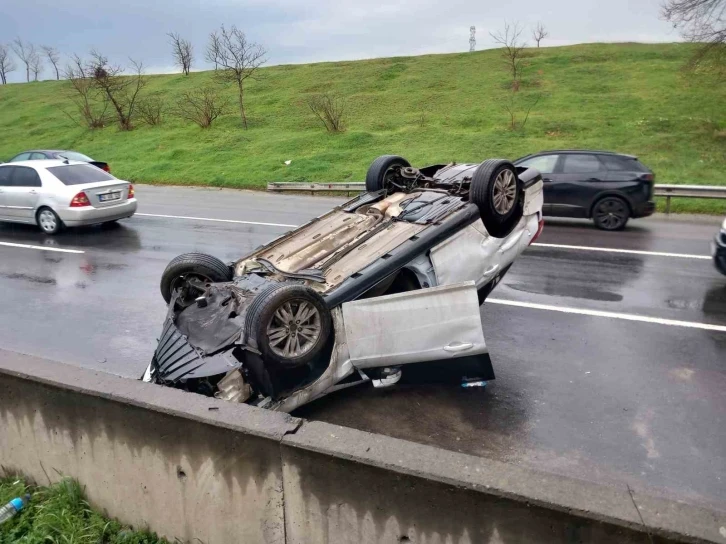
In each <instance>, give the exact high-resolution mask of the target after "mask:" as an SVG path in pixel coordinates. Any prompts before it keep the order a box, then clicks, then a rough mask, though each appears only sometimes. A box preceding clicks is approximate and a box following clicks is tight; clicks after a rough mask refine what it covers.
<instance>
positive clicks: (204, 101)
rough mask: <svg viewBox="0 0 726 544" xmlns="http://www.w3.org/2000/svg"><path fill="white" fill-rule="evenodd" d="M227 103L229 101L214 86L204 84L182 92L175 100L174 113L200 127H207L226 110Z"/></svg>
mask: <svg viewBox="0 0 726 544" xmlns="http://www.w3.org/2000/svg"><path fill="white" fill-rule="evenodd" d="M228 104H229V101H228V100H227V99H226V98H223V97H221V96H220V95H219V93H218V90H217V89H216V88H214V87H212V86H206V87H201V88H199V89H194V90H191V91H185V92H184V93H182V95H181V97H180V98H179V100H178V101H177V107H176V114H177V115H178V116H179V117H181V118H182V119H186V120H187V121H192V122H194V123H196V124H197V125H199V126H200V127H201V128H209V127H210V126H212V122H213V121H214V120H215V119H216V118H217V117H219V116H220V115H222V114H223V113H224V112H225V111H226V109H227V106H228Z"/></svg>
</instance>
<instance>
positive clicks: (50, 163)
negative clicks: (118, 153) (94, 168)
mask: <svg viewBox="0 0 726 544" xmlns="http://www.w3.org/2000/svg"><path fill="white" fill-rule="evenodd" d="M72 164H86V165H87V164H88V163H87V162H83V161H68V162H66V161H62V160H60V159H49V160H47V161H16V162H6V163H4V164H0V166H30V167H31V168H35V169H36V170H38V169H42V168H52V167H54V166H69V165H72Z"/></svg>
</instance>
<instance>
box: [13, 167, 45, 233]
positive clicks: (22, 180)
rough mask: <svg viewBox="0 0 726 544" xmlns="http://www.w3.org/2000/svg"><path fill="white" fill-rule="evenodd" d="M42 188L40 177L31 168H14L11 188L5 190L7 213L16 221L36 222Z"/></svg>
mask: <svg viewBox="0 0 726 544" xmlns="http://www.w3.org/2000/svg"><path fill="white" fill-rule="evenodd" d="M41 187H42V184H41V181H40V176H38V172H36V171H35V169H34V168H30V167H29V166H14V167H13V171H12V173H11V175H10V186H9V187H6V188H4V195H5V205H6V212H7V215H8V216H9V217H11V218H12V219H14V220H15V221H23V222H32V221H34V214H35V208H36V206H37V205H38V199H39V198H40V188H41Z"/></svg>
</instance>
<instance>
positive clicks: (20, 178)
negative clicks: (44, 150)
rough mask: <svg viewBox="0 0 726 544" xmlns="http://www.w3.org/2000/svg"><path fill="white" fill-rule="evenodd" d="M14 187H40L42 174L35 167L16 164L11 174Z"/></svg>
mask: <svg viewBox="0 0 726 544" xmlns="http://www.w3.org/2000/svg"><path fill="white" fill-rule="evenodd" d="M10 179H11V180H12V186H13V187H40V186H41V183H40V176H38V172H36V171H35V170H34V169H33V168H29V167H27V166H16V167H15V168H14V169H13V173H12V175H11V176H10Z"/></svg>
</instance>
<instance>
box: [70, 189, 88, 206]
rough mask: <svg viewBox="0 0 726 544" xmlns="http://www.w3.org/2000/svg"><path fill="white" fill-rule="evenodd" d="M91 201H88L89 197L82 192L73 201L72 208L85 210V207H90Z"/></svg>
mask: <svg viewBox="0 0 726 544" xmlns="http://www.w3.org/2000/svg"><path fill="white" fill-rule="evenodd" d="M90 205H91V201H90V200H88V197H87V196H86V193H84V192H83V191H81V192H80V193H78V194H77V195H76V196H74V197H73V200H71V208H83V207H84V206H90Z"/></svg>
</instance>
